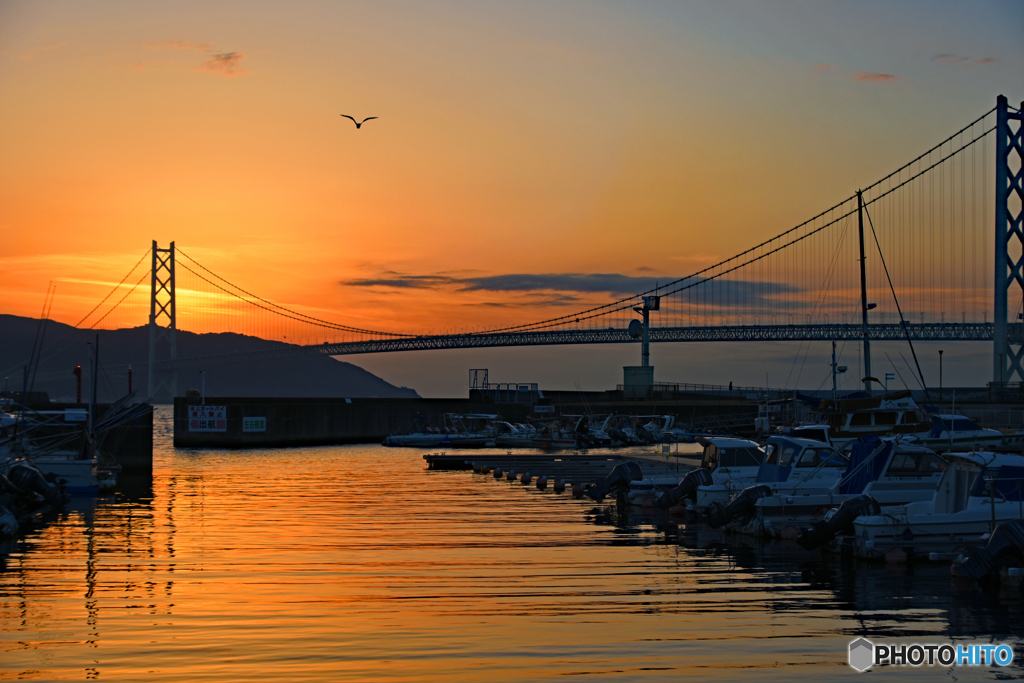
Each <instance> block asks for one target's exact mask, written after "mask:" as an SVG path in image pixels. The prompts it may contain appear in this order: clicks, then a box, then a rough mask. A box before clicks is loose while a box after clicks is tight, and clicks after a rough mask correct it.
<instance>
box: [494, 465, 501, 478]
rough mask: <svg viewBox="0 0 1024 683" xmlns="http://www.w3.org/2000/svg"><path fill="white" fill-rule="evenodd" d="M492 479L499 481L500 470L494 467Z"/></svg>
mask: <svg viewBox="0 0 1024 683" xmlns="http://www.w3.org/2000/svg"><path fill="white" fill-rule="evenodd" d="M494 478H495V479H501V468H500V467H495V468H494Z"/></svg>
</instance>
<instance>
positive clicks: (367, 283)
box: [341, 273, 459, 289]
mask: <svg viewBox="0 0 1024 683" xmlns="http://www.w3.org/2000/svg"><path fill="white" fill-rule="evenodd" d="M385 275H386V276H387V277H380V278H363V279H357V280H348V281H345V282H342V283H341V284H343V285H350V286H352V287H398V288H399V289H438V288H440V287H444V286H446V285H452V284H458V283H459V280H457V279H455V278H451V277H446V276H443V275H399V274H398V273H385Z"/></svg>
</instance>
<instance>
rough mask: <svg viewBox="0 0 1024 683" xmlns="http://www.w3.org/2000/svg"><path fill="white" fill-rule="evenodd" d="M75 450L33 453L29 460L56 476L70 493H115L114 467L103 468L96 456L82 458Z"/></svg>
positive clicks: (47, 473)
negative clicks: (42, 453)
mask: <svg viewBox="0 0 1024 683" xmlns="http://www.w3.org/2000/svg"><path fill="white" fill-rule="evenodd" d="M78 456H79V453H77V452H75V451H53V452H51V453H47V454H45V455H38V454H36V455H31V456H30V457H29V460H30V461H31V462H32V464H33V465H35V466H36V467H37V468H38V469H39V471H40V472H42V473H43V474H44V475H51V476H53V477H56V479H57V481H59V482H61V483H62V485H63V487H64V490H65V491H67V492H68V493H70V494H78V495H82V494H84V495H97V494H108V493H113V492H114V490H115V489H116V487H117V474H116V472H115V471H114V470H113V469H112V468H102V467H100V466H99V464H98V462H97V460H96V458H80V457H78Z"/></svg>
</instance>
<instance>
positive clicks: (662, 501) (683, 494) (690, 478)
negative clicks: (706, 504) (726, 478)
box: [658, 467, 714, 510]
mask: <svg viewBox="0 0 1024 683" xmlns="http://www.w3.org/2000/svg"><path fill="white" fill-rule="evenodd" d="M713 483H714V480H712V479H711V472H709V471H708V470H707V469H705V468H703V467H698V468H697V469H695V470H690V471H689V472H687V473H686V476H685V477H683V480H682V481H681V482H679V486H676V487H675V488H674V489H669V490H668V491H666V492H665V493H663V494H662V496H661V498H659V499H658V507H660V508H661V509H662V510H668V509H669V508H670V507H672V506H674V505H678V504H679V501H681V500H684V499H686V498H693V497H695V496H696V494H697V487H698V486H711V484H713Z"/></svg>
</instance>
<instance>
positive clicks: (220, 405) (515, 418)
mask: <svg viewBox="0 0 1024 683" xmlns="http://www.w3.org/2000/svg"><path fill="white" fill-rule="evenodd" d="M490 398H491V397H490V396H488V395H486V394H485V393H484V392H478V391H471V392H470V396H469V398H468V399H445V398H437V399H432V398H415V399H404V398H259V397H222V396H214V397H206V399H205V401H203V402H198V401H190V400H189V399H186V398H184V397H179V398H176V399H175V400H174V445H175V446H176V447H178V448H283V447H291V446H323V445H332V444H349V443H374V442H380V441H382V440H384V439H385V438H386V437H387V436H389V435H391V434H401V433H406V432H408V431H409V430H410V428H411V427H412V426H413V421H414V418H415V417H423V418H425V419H426V420H428V421H429V422H430V423H431V424H433V425H435V426H439V425H442V424H443V423H444V420H443V416H444V414H445V413H461V414H466V413H485V414H497V415H501V417H502V418H503V419H505V420H508V421H510V422H525V421H527V420H529V419H531V418H543V417H558V416H561V415H585V414H588V413H605V414H607V413H622V414H626V415H654V414H670V415H676V416H678V417H679V419H680V420H684V419H685V420H692V419H696V418H714V417H716V416H729V417H731V418H736V417H737V416H739V419H740V420H741V421H742V422H743V423H745V424H748V425H749V426H750V428H753V425H754V419H755V417H756V416H757V404H756V403H755V402H754V401H750V400H747V399H744V398H725V399H723V398H719V397H702V396H695V397H690V398H686V399H677V400H661V401H650V400H625V399H623V398H621V397H620V396H618V395H616V392H591V393H590V394H583V393H580V392H544V398H541V399H539V400H537V401H536V402H532V403H531V402H511V403H500V402H495V401H493V400H489V399H490Z"/></svg>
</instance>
